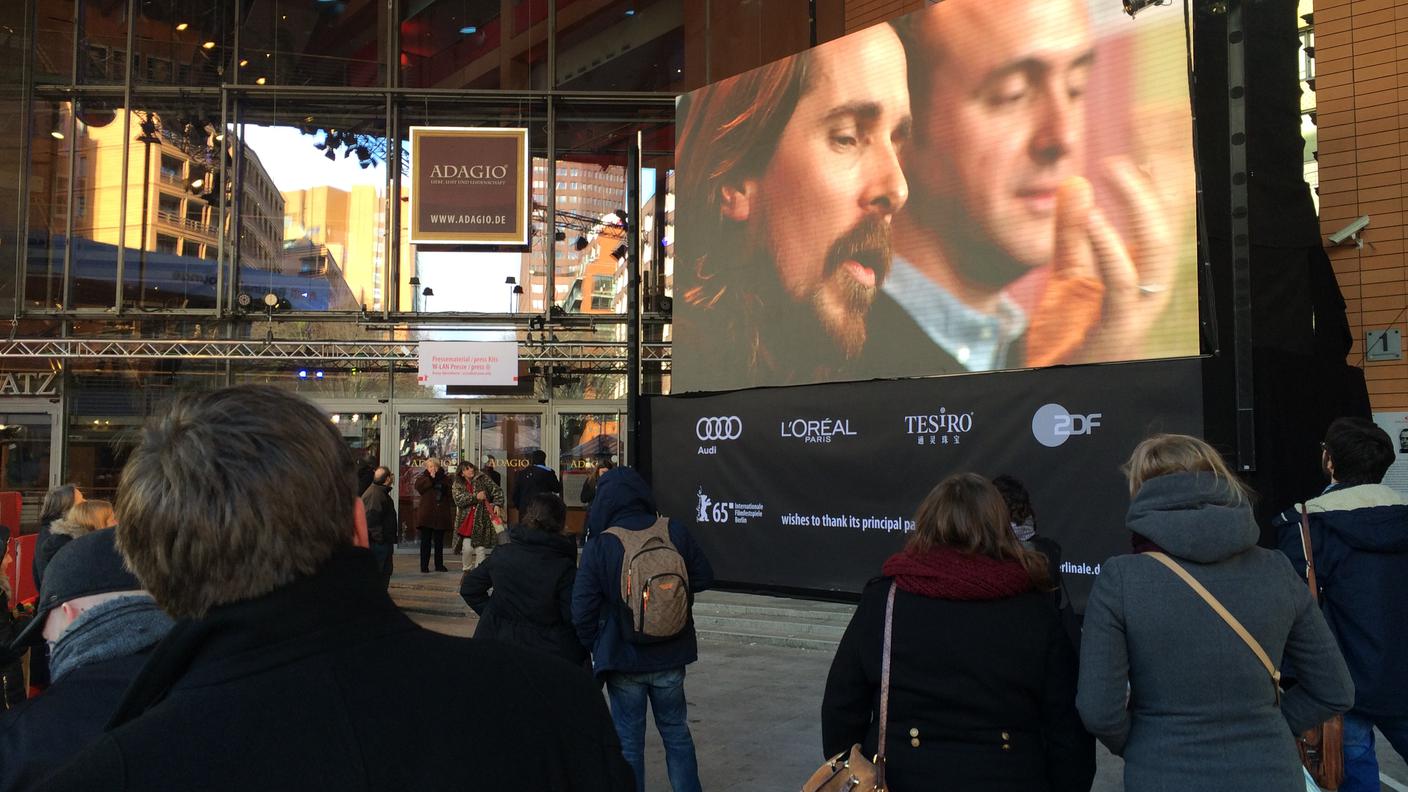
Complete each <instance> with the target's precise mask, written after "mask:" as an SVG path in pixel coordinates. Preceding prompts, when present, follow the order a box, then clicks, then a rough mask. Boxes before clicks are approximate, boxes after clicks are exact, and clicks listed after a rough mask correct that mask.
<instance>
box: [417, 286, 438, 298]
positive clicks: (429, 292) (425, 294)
mask: <svg viewBox="0 0 1408 792" xmlns="http://www.w3.org/2000/svg"><path fill="white" fill-rule="evenodd" d="M420 296H422V297H434V296H435V290H434V289H432V288H430V287H429V286H426V287H425V288H424V289H421V290H420Z"/></svg>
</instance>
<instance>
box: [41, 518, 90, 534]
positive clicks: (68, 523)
mask: <svg viewBox="0 0 1408 792" xmlns="http://www.w3.org/2000/svg"><path fill="white" fill-rule="evenodd" d="M49 533H51V534H58V535H59V536H69V537H72V538H74V539H77V538H78V537H80V536H87V535H88V534H90V533H93V529H92V528H89V527H88V526H86V525H81V524H79V523H76V522H73V521H72V520H68V519H65V518H63V517H60V518H59V519H57V520H54V521H53V522H51V523H49Z"/></svg>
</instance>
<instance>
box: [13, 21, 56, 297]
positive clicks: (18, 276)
mask: <svg viewBox="0 0 1408 792" xmlns="http://www.w3.org/2000/svg"><path fill="white" fill-rule="evenodd" d="M37 2H38V0H30V2H29V4H28V6H27V8H26V10H25V32H26V33H27V36H26V40H25V42H24V44H25V48H24V52H25V56H24V60H22V61H21V62H20V92H21V93H20V139H21V141H23V142H22V143H21V144H20V148H21V154H23V155H24V160H23V161H24V163H25V165H24V167H23V168H20V173H19V193H18V195H19V200H18V201H16V203H17V204H18V205H19V206H18V217H16V218H15V229H16V230H17V231H18V232H19V239H18V242H19V244H18V245H16V252H15V308H14V316H13V318H14V319H15V320H16V321H18V320H19V318H20V316H21V315H22V314H23V313H24V301H25V294H24V292H25V285H26V284H25V280H26V279H27V278H28V277H29V172H30V169H31V163H32V162H33V161H34V155H33V153H34V85H33V83H34V51H35V49H37V48H36V47H35V46H34V26H35V24H36V23H37V22H38V18H39V17H38V14H37V12H36V10H35V6H36V5H37ZM49 245H50V246H51V247H52V246H53V234H52V233H51V234H50V235H49Z"/></svg>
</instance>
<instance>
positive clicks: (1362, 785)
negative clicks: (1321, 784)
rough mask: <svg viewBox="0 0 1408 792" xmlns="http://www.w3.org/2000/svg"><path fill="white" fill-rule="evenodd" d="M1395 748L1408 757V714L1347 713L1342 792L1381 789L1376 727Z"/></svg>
mask: <svg viewBox="0 0 1408 792" xmlns="http://www.w3.org/2000/svg"><path fill="white" fill-rule="evenodd" d="M1375 726H1378V727H1379V731H1381V732H1383V733H1384V736H1385V737H1387V738H1388V741H1389V744H1390V745H1392V746H1393V750H1395V751H1398V755H1399V756H1402V757H1403V758H1405V759H1408V717H1400V718H1366V717H1364V716H1363V715H1358V714H1355V713H1352V712H1346V713H1345V714H1344V783H1343V784H1342V785H1340V792H1379V789H1380V787H1379V759H1378V757H1377V756H1375V755H1374V727H1375Z"/></svg>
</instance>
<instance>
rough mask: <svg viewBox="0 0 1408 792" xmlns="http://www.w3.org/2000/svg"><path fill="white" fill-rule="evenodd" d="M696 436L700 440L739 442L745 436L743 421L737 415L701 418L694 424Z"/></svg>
mask: <svg viewBox="0 0 1408 792" xmlns="http://www.w3.org/2000/svg"><path fill="white" fill-rule="evenodd" d="M694 436H695V437H698V438H699V439H700V440H703V441H709V440H737V439H738V438H740V437H742V436H743V419H742V418H739V417H738V416H736V415H730V416H727V417H719V418H700V419H699V420H698V421H696V422H695V423H694Z"/></svg>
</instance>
